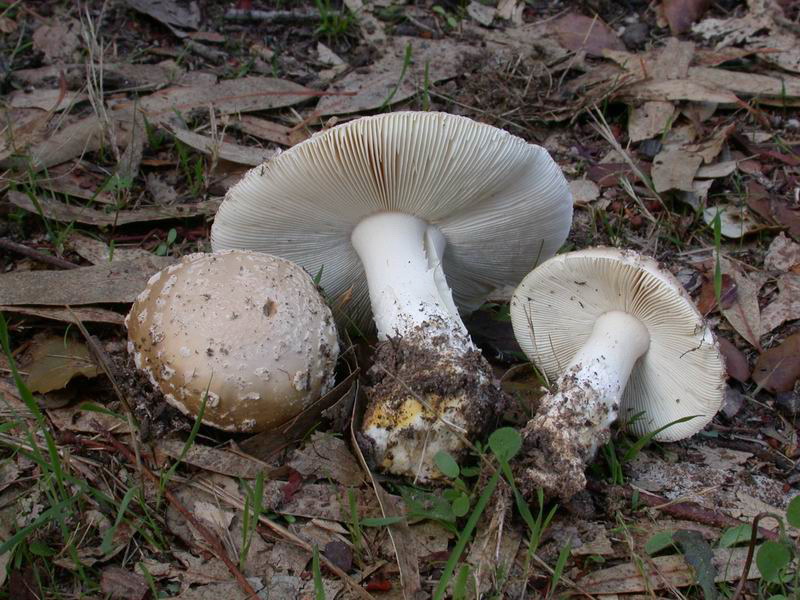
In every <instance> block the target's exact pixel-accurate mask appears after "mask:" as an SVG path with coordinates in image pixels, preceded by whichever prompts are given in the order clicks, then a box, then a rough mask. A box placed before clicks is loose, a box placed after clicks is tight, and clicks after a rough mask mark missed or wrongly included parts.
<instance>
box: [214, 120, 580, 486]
mask: <svg viewBox="0 0 800 600" xmlns="http://www.w3.org/2000/svg"><path fill="white" fill-rule="evenodd" d="M571 219H572V200H571V196H570V192H569V188H568V186H567V183H566V181H565V179H564V176H563V175H562V173H561V170H560V169H559V167H558V166H557V165H556V164H555V162H554V161H553V160H552V159H551V158H550V156H549V155H548V153H547V151H546V150H544V149H543V148H541V147H539V146H535V145H532V144H528V143H526V142H525V141H524V140H522V139H520V138H517V137H514V136H512V135H510V134H509V133H507V132H505V131H502V130H500V129H496V128H494V127H491V126H488V125H484V124H480V123H477V122H475V121H472V120H470V119H467V118H464V117H458V116H453V115H448V114H443V113H420V112H401V113H394V114H387V115H380V116H375V117H365V118H361V119H357V120H355V121H352V122H350V123H347V124H345V125H341V126H338V127H335V128H333V129H329V130H327V131H324V132H322V133H320V134H317V135H315V136H313V137H312V138H311V139H309V140H307V141H305V142H303V143H301V144H298V145H297V146H294V147H293V148H291V149H290V150H288V151H286V152H284V153H282V154H281V155H279V156H278V157H276V158H275V159H273V160H272V161H270V162H268V163H265V164H264V165H262V166H260V167H256V168H255V169H253V170H251V171H250V172H249V173H247V174H246V175H245V177H244V178H243V179H242V180H241V181H240V182H239V183H238V184H237V185H235V186H234V187H233V188H231V190H230V191H229V192H228V194H227V196H226V198H225V200H224V202H223V203H222V206H221V207H220V209H219V212H218V213H217V216H216V219H215V221H214V226H213V228H212V244H213V247H214V248H215V249H217V250H219V249H223V248H249V249H253V250H259V251H262V252H269V253H272V254H276V255H279V256H283V257H286V258H288V259H290V260H293V261H295V262H297V263H298V264H300V265H302V266H303V267H304V268H305V269H306V270H307V271H309V272H310V273H321V285H322V287H323V288H324V289H325V291H326V292H327V293H328V294H329V295H330V296H331V297H332V298H339V297H345V296H346V297H348V298H349V301H348V303H347V305H346V310H347V323H348V324H356V325H357V326H359V327H364V326H368V324H369V320H370V313H372V315H373V316H374V321H375V325H376V326H377V334H378V339H379V340H382V341H385V342H386V343H382V344H380V345H379V347H378V349H377V352H376V355H375V366H374V367H373V368H372V369H371V371H370V374H369V376H370V383H371V389H370V397H371V401H370V405H369V407H368V409H367V413H366V415H365V417H364V420H363V427H362V436H361V441H362V445H363V446H364V447H365V449H366V450H368V452H367V454H368V455H369V456H371V457H372V459H373V460H374V462H375V464H377V465H378V466H379V467H382V468H383V469H385V470H387V471H389V472H392V473H398V474H403V475H406V476H412V477H415V478H417V479H419V480H422V481H426V480H429V479H431V478H435V477H437V475H438V472H437V470H436V468H435V467H434V466H433V461H432V460H431V458H432V457H433V455H434V454H435V453H436V452H437V451H439V450H447V451H449V452H451V453H453V454H458V453H459V452H460V451H461V450H462V449H463V448H464V444H463V440H462V438H461V436H462V435H466V436H467V437H474V436H475V435H479V434H480V433H482V432H483V431H485V429H486V428H487V427H489V426H490V425H491V423H492V421H493V418H494V416H495V415H496V414H497V413H498V411H499V410H500V408H501V406H502V403H503V395H502V392H501V390H500V388H499V385H498V384H497V381H496V380H495V378H494V376H493V374H492V371H491V368H490V366H489V364H488V363H487V362H486V361H485V359H484V358H483V357H482V356H481V354H480V352H479V351H478V350H477V349H476V347H475V346H474V345H473V343H472V341H471V339H470V338H469V335H468V333H467V330H466V328H465V326H464V324H463V322H462V320H461V317H460V315H459V308H460V309H461V310H462V311H467V312H468V311H471V310H474V309H475V308H477V307H478V306H480V304H481V303H482V302H483V300H484V298H485V297H486V295H487V294H488V293H490V292H491V291H492V290H493V289H494V288H495V287H499V286H502V285H507V284H515V283H517V282H518V281H519V280H520V279H521V277H522V276H523V275H524V274H525V273H526V272H527V271H528V270H530V268H531V267H532V266H534V265H535V263H536V261H537V259H541V260H543V259H545V258H547V257H549V256H552V255H553V254H554V253H555V251H556V250H557V249H558V248H559V246H560V245H561V244H562V243H563V241H564V240H565V238H566V235H567V233H568V231H569V227H570V223H571ZM451 286H452V290H451Z"/></svg>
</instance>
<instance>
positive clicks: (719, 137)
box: [686, 123, 736, 164]
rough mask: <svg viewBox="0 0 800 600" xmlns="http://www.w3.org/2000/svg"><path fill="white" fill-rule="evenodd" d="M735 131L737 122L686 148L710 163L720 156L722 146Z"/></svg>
mask: <svg viewBox="0 0 800 600" xmlns="http://www.w3.org/2000/svg"><path fill="white" fill-rule="evenodd" d="M734 131H736V124H735V123H734V124H732V125H728V126H727V127H723V128H722V129H719V130H718V131H716V132H715V133H714V134H713V135H712V136H711V137H710V138H709V139H707V140H705V141H703V142H701V143H699V144H690V145H689V146H686V150H688V151H689V152H693V153H695V154H697V155H699V156H701V157H702V158H703V162H705V163H706V164H709V163H710V162H711V161H713V160H714V159H715V158H717V156H719V153H720V152H722V146H724V145H725V142H726V141H727V140H728V137H730V136H731V135H732V134H733V133H734Z"/></svg>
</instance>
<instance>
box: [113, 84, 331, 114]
mask: <svg viewBox="0 0 800 600" xmlns="http://www.w3.org/2000/svg"><path fill="white" fill-rule="evenodd" d="M319 95H320V92H318V91H316V90H312V89H310V88H307V87H304V86H302V85H298V84H296V83H293V82H291V81H287V80H285V79H277V78H274V77H241V78H239V79H226V80H224V81H220V82H218V83H216V84H214V85H193V86H175V87H171V88H167V89H164V90H160V91H158V92H154V93H152V94H150V95H149V96H146V97H144V98H142V99H141V100H139V101H138V102H137V103H136V106H138V107H139V108H141V110H143V111H144V112H145V114H146V115H147V119H148V120H149V121H150V123H151V124H152V123H155V122H162V121H168V120H171V119H174V117H175V113H176V112H178V113H180V114H182V115H184V117H186V116H187V114H189V113H191V112H192V111H194V110H197V109H201V110H203V111H207V110H208V106H209V105H213V107H214V110H215V111H216V112H217V113H219V114H235V113H240V112H253V111H257V110H268V109H271V108H283V107H286V106H292V105H294V104H298V103H300V102H305V101H308V100H309V99H311V98H313V97H316V96H319ZM123 107H124V108H127V109H132V108H133V107H134V103H130V104H127V105H123Z"/></svg>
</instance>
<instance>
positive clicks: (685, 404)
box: [511, 248, 725, 442]
mask: <svg viewBox="0 0 800 600" xmlns="http://www.w3.org/2000/svg"><path fill="white" fill-rule="evenodd" d="M612 310H618V311H625V312H626V313H628V314H630V315H633V316H634V317H636V318H638V319H639V320H640V321H641V322H642V324H644V326H645V327H646V328H647V330H648V331H649V333H650V348H649V350H648V351H647V352H646V353H645V354H644V355H643V356H641V357H640V358H639V360H638V361H637V362H636V365H635V366H634V368H633V371H632V372H631V375H630V378H629V380H628V384H627V386H626V387H625V392H624V393H623V397H622V405H621V406H620V419H622V420H623V421H627V420H629V419H631V418H632V417H633V416H634V415H637V414H638V413H642V412H643V413H644V415H643V416H642V417H641V418H639V419H635V420H634V421H633V423H632V424H630V425H629V429H630V430H631V431H632V432H633V433H634V434H636V435H644V434H646V433H649V432H652V431H655V430H656V429H659V428H660V427H663V426H664V425H667V424H668V423H671V422H673V421H675V420H676V419H679V418H681V417H687V416H692V415H698V416H696V417H695V418H694V419H690V420H689V421H687V422H684V423H676V424H674V425H672V426H670V427H668V428H667V429H665V430H664V431H662V432H660V433H658V434H657V435H656V436H655V439H657V440H659V441H664V442H670V441H675V440H679V439H683V438H686V437H689V436H690V435H693V434H695V433H697V432H698V431H700V430H701V429H702V428H703V427H705V426H706V424H707V423H708V422H709V421H710V420H711V419H712V418H713V416H714V415H715V414H716V412H717V411H718V410H719V408H720V405H721V404H722V399H723V395H724V389H725V385H724V384H725V372H724V363H723V359H722V356H721V354H720V350H719V345H718V344H717V341H716V339H715V337H714V334H713V333H712V332H711V329H710V328H709V327H708V326H707V325H706V323H705V321H704V320H703V317H702V315H701V314H700V313H699V311H698V310H697V308H696V307H695V305H694V303H693V302H692V300H691V298H690V297H689V295H688V294H687V293H686V291H685V290H684V289H683V286H681V284H680V282H679V281H678V280H677V279H675V277H674V276H673V275H672V274H671V273H669V272H667V271H665V270H663V269H661V268H660V267H659V266H658V263H656V261H655V260H653V259H652V258H648V257H645V256H642V255H640V254H638V253H636V252H632V251H625V250H617V249H614V248H592V249H588V250H582V251H578V252H569V253H566V254H561V255H558V256H555V257H553V258H551V259H550V260H548V261H546V262H545V263H543V264H541V265H540V266H539V267H538V268H536V269H535V270H534V271H532V272H531V273H530V274H528V276H527V277H525V279H523V280H522V282H521V283H520V284H519V286H518V287H517V289H516V291H515V292H514V295H513V297H512V299H511V321H512V324H513V326H514V334H515V336H516V338H517V341H518V342H519V344H520V346H521V348H522V350H523V351H524V352H525V354H526V355H527V356H528V358H529V359H530V360H531V361H532V362H534V363H535V364H536V365H537V367H539V368H540V369H542V370H543V371H544V372H545V373H546V374H547V376H548V378H551V379H552V380H555V379H557V378H558V377H559V376H560V375H561V374H562V373H563V370H564V369H565V368H566V366H567V365H569V364H571V361H572V359H573V357H574V356H575V355H576V354H577V352H578V350H580V348H581V346H583V344H584V343H585V342H586V340H587V338H588V337H589V335H590V334H591V332H592V327H593V326H594V322H595V320H596V319H597V317H599V316H600V315H602V314H604V313H606V312H608V311H612Z"/></svg>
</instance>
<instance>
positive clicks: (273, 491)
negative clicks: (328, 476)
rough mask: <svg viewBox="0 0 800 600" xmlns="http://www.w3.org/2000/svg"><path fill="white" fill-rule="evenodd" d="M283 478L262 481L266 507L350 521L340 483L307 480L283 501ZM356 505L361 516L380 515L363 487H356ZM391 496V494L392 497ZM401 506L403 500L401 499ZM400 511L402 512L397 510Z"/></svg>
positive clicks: (344, 489)
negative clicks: (281, 479)
mask: <svg viewBox="0 0 800 600" xmlns="http://www.w3.org/2000/svg"><path fill="white" fill-rule="evenodd" d="M285 485H286V482H285V481H269V482H267V483H265V484H264V498H265V504H266V506H267V507H268V508H269V509H271V510H274V511H275V512H278V513H280V514H283V515H293V516H295V517H305V518H307V519H324V520H326V521H340V522H345V523H346V522H350V520H351V519H352V516H351V514H350V504H349V498H348V494H347V489H346V488H344V487H342V486H340V485H333V484H323V483H308V484H303V485H301V486H300V488H298V490H297V491H295V492H294V493H293V494H292V497H291V498H290V499H289V500H288V501H285V502H284V500H283V496H284V494H283V488H284V486H285ZM355 493H356V506H357V508H358V513H359V515H360V516H361V518H365V517H381V516H382V515H381V513H380V508H379V507H378V505H377V502H376V501H375V498H374V496H373V495H372V494H371V493H370V492H368V491H366V490H361V489H359V490H356V492H355ZM392 497H393V498H394V496H392ZM398 500H399V501H400V504H401V505H402V500H400V499H399V498H398ZM397 514H402V513H397Z"/></svg>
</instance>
